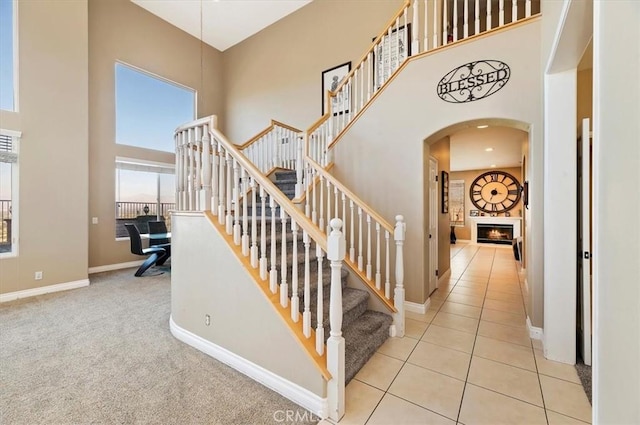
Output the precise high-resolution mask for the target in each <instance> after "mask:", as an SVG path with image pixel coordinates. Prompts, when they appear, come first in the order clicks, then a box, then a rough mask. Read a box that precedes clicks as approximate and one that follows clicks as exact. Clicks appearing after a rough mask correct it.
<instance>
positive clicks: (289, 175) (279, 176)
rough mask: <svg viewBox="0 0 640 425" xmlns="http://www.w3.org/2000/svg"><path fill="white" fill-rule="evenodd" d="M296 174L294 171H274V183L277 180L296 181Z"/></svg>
mask: <svg viewBox="0 0 640 425" xmlns="http://www.w3.org/2000/svg"><path fill="white" fill-rule="evenodd" d="M296 177H297V172H296V171H295V170H289V171H276V181H278V180H296Z"/></svg>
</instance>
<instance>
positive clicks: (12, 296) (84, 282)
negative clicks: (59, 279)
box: [0, 279, 89, 303]
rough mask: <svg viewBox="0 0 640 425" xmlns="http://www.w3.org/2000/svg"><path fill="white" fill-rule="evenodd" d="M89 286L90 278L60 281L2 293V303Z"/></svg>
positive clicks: (0, 301)
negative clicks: (55, 283) (54, 283)
mask: <svg viewBox="0 0 640 425" xmlns="http://www.w3.org/2000/svg"><path fill="white" fill-rule="evenodd" d="M85 286H89V279H81V280H76V281H73V282H66V283H58V284H57V285H49V286H41V287H39V288H32V289H25V290H23V291H16V292H8V293H6V294H0V303H6V302H7V301H15V300H17V299H20V298H28V297H35V296H36V295H44V294H50V293H52V292H60V291H68V290H69V289H77V288H83V287H85Z"/></svg>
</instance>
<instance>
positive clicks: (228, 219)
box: [225, 151, 234, 235]
mask: <svg viewBox="0 0 640 425" xmlns="http://www.w3.org/2000/svg"><path fill="white" fill-rule="evenodd" d="M226 156H227V190H226V194H227V202H226V209H227V216H226V223H225V224H226V226H225V227H226V230H227V234H228V235H231V234H233V208H232V207H233V195H234V193H233V183H234V180H233V158H232V157H231V154H230V153H229V152H228V151H227V152H226Z"/></svg>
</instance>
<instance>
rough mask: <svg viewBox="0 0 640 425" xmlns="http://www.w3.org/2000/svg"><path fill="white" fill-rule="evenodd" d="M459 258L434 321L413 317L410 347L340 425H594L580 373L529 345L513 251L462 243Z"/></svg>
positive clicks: (389, 351) (379, 369)
mask: <svg viewBox="0 0 640 425" xmlns="http://www.w3.org/2000/svg"><path fill="white" fill-rule="evenodd" d="M451 257H452V258H451V277H450V278H449V279H448V281H447V282H445V283H444V284H441V285H440V287H439V288H438V290H436V291H435V292H434V293H433V294H432V295H431V306H430V308H429V310H428V311H427V313H426V314H416V313H411V312H409V313H407V319H406V332H405V337H404V338H390V339H389V340H388V341H387V342H386V343H385V344H384V345H383V346H382V347H380V349H379V350H378V352H377V353H376V354H374V356H373V357H372V358H371V360H370V361H369V362H368V363H367V364H366V365H365V367H364V368H363V369H362V370H361V371H360V372H359V373H358V375H356V377H355V378H354V379H353V380H352V381H351V382H350V383H349V385H348V386H347V388H346V402H347V411H346V414H345V416H344V417H343V419H342V420H341V421H340V425H342V424H367V425H374V424H375V425H378V424H380V425H387V424H389V425H390V424H393V425H398V424H456V423H458V424H465V425H473V424H491V425H496V424H509V425H514V424H515V425H519V424H527V425H528V424H532V425H533V424H549V425H556V424H581V423H582V424H584V423H590V422H591V405H590V404H589V401H588V400H587V396H586V395H585V393H584V390H583V389H582V386H581V385H580V380H579V378H578V375H577V373H576V370H575V368H574V367H573V366H571V365H566V364H562V363H556V362H552V361H549V360H546V359H545V358H544V356H543V355H542V351H541V348H542V346H541V344H540V341H537V340H532V339H530V338H529V334H528V331H527V327H526V324H525V320H526V315H525V310H524V301H523V290H522V285H521V276H519V274H518V266H517V264H516V262H515V260H514V258H513V252H512V251H511V249H510V247H506V248H505V247H493V246H477V245H472V244H465V243H458V244H456V245H455V247H453V246H452V252H451ZM322 423H325V424H326V423H329V422H328V421H323V422H322Z"/></svg>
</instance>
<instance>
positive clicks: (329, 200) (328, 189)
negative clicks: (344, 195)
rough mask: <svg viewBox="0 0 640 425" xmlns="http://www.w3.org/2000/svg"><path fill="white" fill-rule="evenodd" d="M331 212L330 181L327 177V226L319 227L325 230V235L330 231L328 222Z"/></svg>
mask: <svg viewBox="0 0 640 425" xmlns="http://www.w3.org/2000/svg"><path fill="white" fill-rule="evenodd" d="M332 212H333V211H331V182H330V181H329V179H327V228H326V229H324V228H323V227H320V228H321V229H323V230H326V232H327V235H328V234H329V232H330V231H331V226H330V225H329V223H331V213H332Z"/></svg>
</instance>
